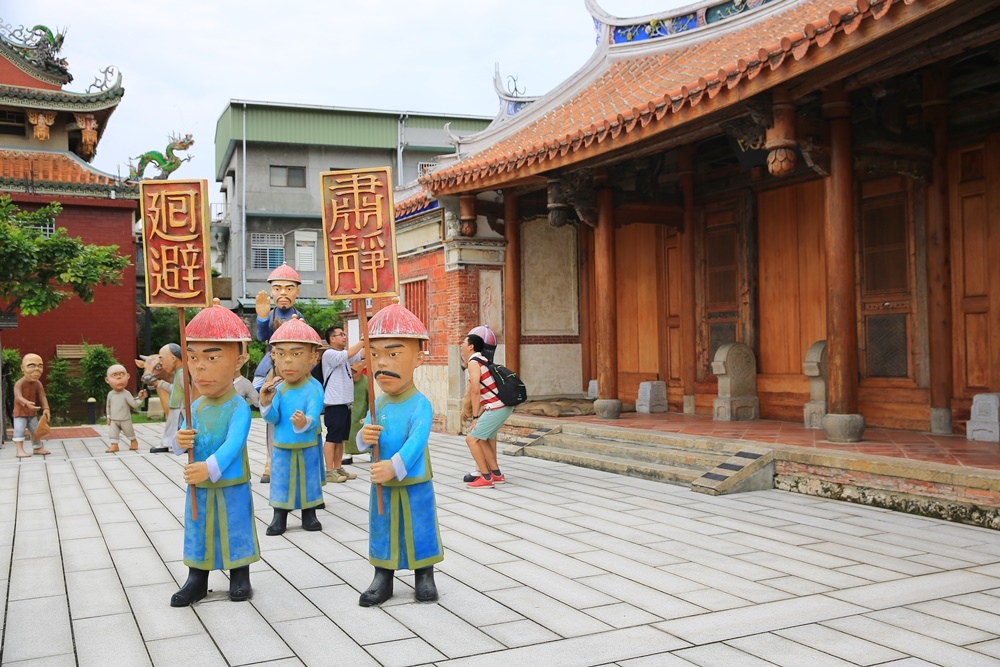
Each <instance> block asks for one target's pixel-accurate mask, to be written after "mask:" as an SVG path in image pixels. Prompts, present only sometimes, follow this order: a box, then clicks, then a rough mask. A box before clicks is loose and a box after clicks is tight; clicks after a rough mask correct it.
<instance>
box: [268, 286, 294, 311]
mask: <svg viewBox="0 0 1000 667" xmlns="http://www.w3.org/2000/svg"><path fill="white" fill-rule="evenodd" d="M298 298H299V284H298V283H297V282H295V281H293V280H272V281H271V299H273V300H274V305H276V306H277V307H278V308H291V307H292V306H294V305H295V300H296V299H298Z"/></svg>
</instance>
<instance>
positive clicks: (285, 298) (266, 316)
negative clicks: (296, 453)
mask: <svg viewBox="0 0 1000 667" xmlns="http://www.w3.org/2000/svg"><path fill="white" fill-rule="evenodd" d="M267 282H269V283H271V294H270V296H268V293H267V292H265V291H264V290H261V291H260V292H258V293H257V299H256V303H255V307H256V309H257V340H259V341H261V342H263V343H267V342H268V341H270V340H271V335H272V334H274V332H275V331H277V330H278V327H280V326H281V325H282V324H284V323H285V322H287V321H288V320H290V319H292V317H298V318H299V319H300V320H304V319H305V318H303V317H302V313H300V312H299V311H298V310H296V308H295V301H296V300H297V299H298V298H299V285H300V284H301V283H302V278H300V277H299V274H298V272H297V271H296V270H295V269H293V268H292V267H290V266H288V265H287V264H282V265H281V266H279V267H278V268H276V269H275V270H274V271H271V275H269V276H268V277H267ZM271 299H274V309H273V310H272V309H271ZM267 351H268V354H265V355H264V357H263V358H262V359H261V360H260V363H259V364H257V369H256V370H255V371H254V374H253V375H254V378H253V383H254V386H255V387H257V388H258V389H260V388H261V387H263V386H264V382H266V381H267V380H268V379H270V377H271V376H272V375H273V369H274V362H273V361H272V360H271V354H270V352H271V348H270V346H268V350H267ZM273 450H274V427H273V426H272V425H270V424H268V426H267V461H266V462H265V463H264V474H263V475H261V478H260V481H261V484H267V483H269V482H270V481H271V452H272V451H273Z"/></svg>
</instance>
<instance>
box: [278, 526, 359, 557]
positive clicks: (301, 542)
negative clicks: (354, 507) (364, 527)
mask: <svg viewBox="0 0 1000 667" xmlns="http://www.w3.org/2000/svg"><path fill="white" fill-rule="evenodd" d="M323 520H324V517H320V521H323ZM363 535H364V534H363ZM285 539H286V540H288V541H289V542H291V543H292V544H293V545H294V546H295V547H296V548H298V549H301V550H302V551H303V552H305V553H306V554H308V555H309V556H311V557H312V558H313V559H314V560H315V561H316V562H318V563H324V564H325V563H336V562H338V561H345V560H354V559H355V558H357V554H356V553H354V552H353V551H351V550H350V549H348V548H347V547H345V546H343V545H342V544H341V543H340V542H338V541H337V540H336V539H334V538H333V536H332V535H330V534H328V533H327V532H326V524H325V523H324V524H323V531H321V532H318V533H306V532H302V531H298V532H291V531H290V532H287V533H285ZM362 539H365V540H367V535H364V536H363V538H362Z"/></svg>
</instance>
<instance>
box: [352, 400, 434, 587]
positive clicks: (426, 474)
mask: <svg viewBox="0 0 1000 667" xmlns="http://www.w3.org/2000/svg"><path fill="white" fill-rule="evenodd" d="M377 416H378V424H379V425H380V426H382V427H383V429H384V430H383V431H382V435H381V436H380V437H379V459H381V460H386V459H392V461H393V466H394V467H395V469H396V471H397V478H398V477H399V476H400V475H399V473H400V472H403V473H404V475H403V478H402V479H397V478H393V479H392V480H390V481H388V482H386V483H385V484H383V485H382V502H383V504H384V506H385V513H384V514H383V515H381V516H379V513H378V497H377V496H376V489H377V487H376V486H375V485H374V484H372V488H371V497H370V500H369V503H368V505H369V507H368V517H369V518H368V526H369V537H368V560H369V562H370V563H371V564H372V565H374V566H375V567H381V568H385V569H388V570H416V569H419V568H422V567H427V566H429V565H433V564H434V563H439V562H441V561H442V560H444V546H443V545H442V544H441V531H440V529H439V528H438V521H437V507H436V505H435V502H434V483H433V482H432V481H431V477H432V476H433V473H432V472H431V458H430V450H429V449H428V446H427V441H428V439H429V438H430V435H431V422H432V420H433V418H434V411H433V409H432V408H431V403H430V401H428V400H427V398H426V397H425V396H424V395H423V394H421V393H420V392H419V391H417V389H416V387H411V388H410V389H409V390H407V391H406V392H404V393H403V394H401V395H399V396H389V395H386V394H383V395H382V396H381V397H380V398H379V400H378V402H377ZM365 423H366V424H370V423H371V417H370V416H369V417H366V418H365Z"/></svg>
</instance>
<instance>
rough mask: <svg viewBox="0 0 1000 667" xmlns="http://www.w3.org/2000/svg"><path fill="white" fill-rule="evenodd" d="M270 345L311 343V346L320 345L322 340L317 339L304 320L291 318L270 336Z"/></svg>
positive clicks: (313, 330) (316, 334)
mask: <svg viewBox="0 0 1000 667" xmlns="http://www.w3.org/2000/svg"><path fill="white" fill-rule="evenodd" d="M268 342H270V343H271V344H272V345H273V344H274V343H312V344H313V345H322V344H323V339H322V338H320V337H319V334H318V333H316V330H315V329H313V328H312V327H311V326H309V325H308V324H306V323H305V320H300V319H299V318H298V317H292V319H290V320H288V321H287V322H285V323H284V324H282V325H281V326H280V327H278V329H277V331H275V332H274V333H273V334H271V338H270V339H269V341H268Z"/></svg>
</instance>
